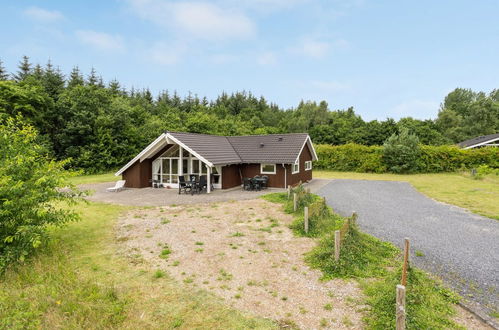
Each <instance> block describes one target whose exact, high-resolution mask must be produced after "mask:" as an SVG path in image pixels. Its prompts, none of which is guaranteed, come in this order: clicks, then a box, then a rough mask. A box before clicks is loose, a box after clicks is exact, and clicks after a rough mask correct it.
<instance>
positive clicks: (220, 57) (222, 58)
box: [210, 54, 238, 64]
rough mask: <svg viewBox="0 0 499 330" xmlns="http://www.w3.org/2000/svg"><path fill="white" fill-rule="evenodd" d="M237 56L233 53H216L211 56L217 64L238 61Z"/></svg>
mask: <svg viewBox="0 0 499 330" xmlns="http://www.w3.org/2000/svg"><path fill="white" fill-rule="evenodd" d="M237 59H238V58H237V56H235V55H232V54H215V55H212V56H211V57H210V60H211V62H213V63H215V64H227V63H231V62H235V61H237Z"/></svg>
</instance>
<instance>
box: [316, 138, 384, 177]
mask: <svg viewBox="0 0 499 330" xmlns="http://www.w3.org/2000/svg"><path fill="white" fill-rule="evenodd" d="M316 152H317V156H318V158H319V160H318V161H317V162H315V165H314V166H316V167H317V168H321V169H325V170H334V171H352V172H374V173H382V172H385V171H386V167H385V165H383V163H382V161H381V156H382V153H383V148H382V147H380V146H370V147H368V146H363V145H359V144H353V143H349V144H345V145H341V146H330V145H317V146H316Z"/></svg>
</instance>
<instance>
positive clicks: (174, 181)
mask: <svg viewBox="0 0 499 330" xmlns="http://www.w3.org/2000/svg"><path fill="white" fill-rule="evenodd" d="M171 183H178V175H173V174H172V182H171Z"/></svg>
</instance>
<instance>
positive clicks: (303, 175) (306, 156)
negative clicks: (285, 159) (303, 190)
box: [288, 144, 312, 185]
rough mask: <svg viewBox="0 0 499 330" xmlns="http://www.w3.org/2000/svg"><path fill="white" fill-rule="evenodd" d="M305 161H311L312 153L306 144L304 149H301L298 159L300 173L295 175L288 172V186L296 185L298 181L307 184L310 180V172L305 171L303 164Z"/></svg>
mask: <svg viewBox="0 0 499 330" xmlns="http://www.w3.org/2000/svg"><path fill="white" fill-rule="evenodd" d="M307 160H312V152H311V150H310V149H309V148H308V144H305V147H304V148H303V150H302V152H301V154H300V157H299V160H298V162H299V164H300V171H299V172H298V173H296V174H291V173H292V172H291V170H290V171H289V173H290V180H289V181H288V182H289V183H288V184H290V185H295V184H298V183H299V182H300V181H301V182H307V181H310V180H312V170H309V171H305V162H306V161H307Z"/></svg>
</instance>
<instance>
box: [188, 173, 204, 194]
mask: <svg viewBox="0 0 499 330" xmlns="http://www.w3.org/2000/svg"><path fill="white" fill-rule="evenodd" d="M206 186H207V182H206V175H201V176H200V177H199V182H198V183H197V184H196V186H195V187H193V189H191V195H192V194H194V192H196V193H198V194H199V193H200V192H202V191H203V190H204V191H206Z"/></svg>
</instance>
